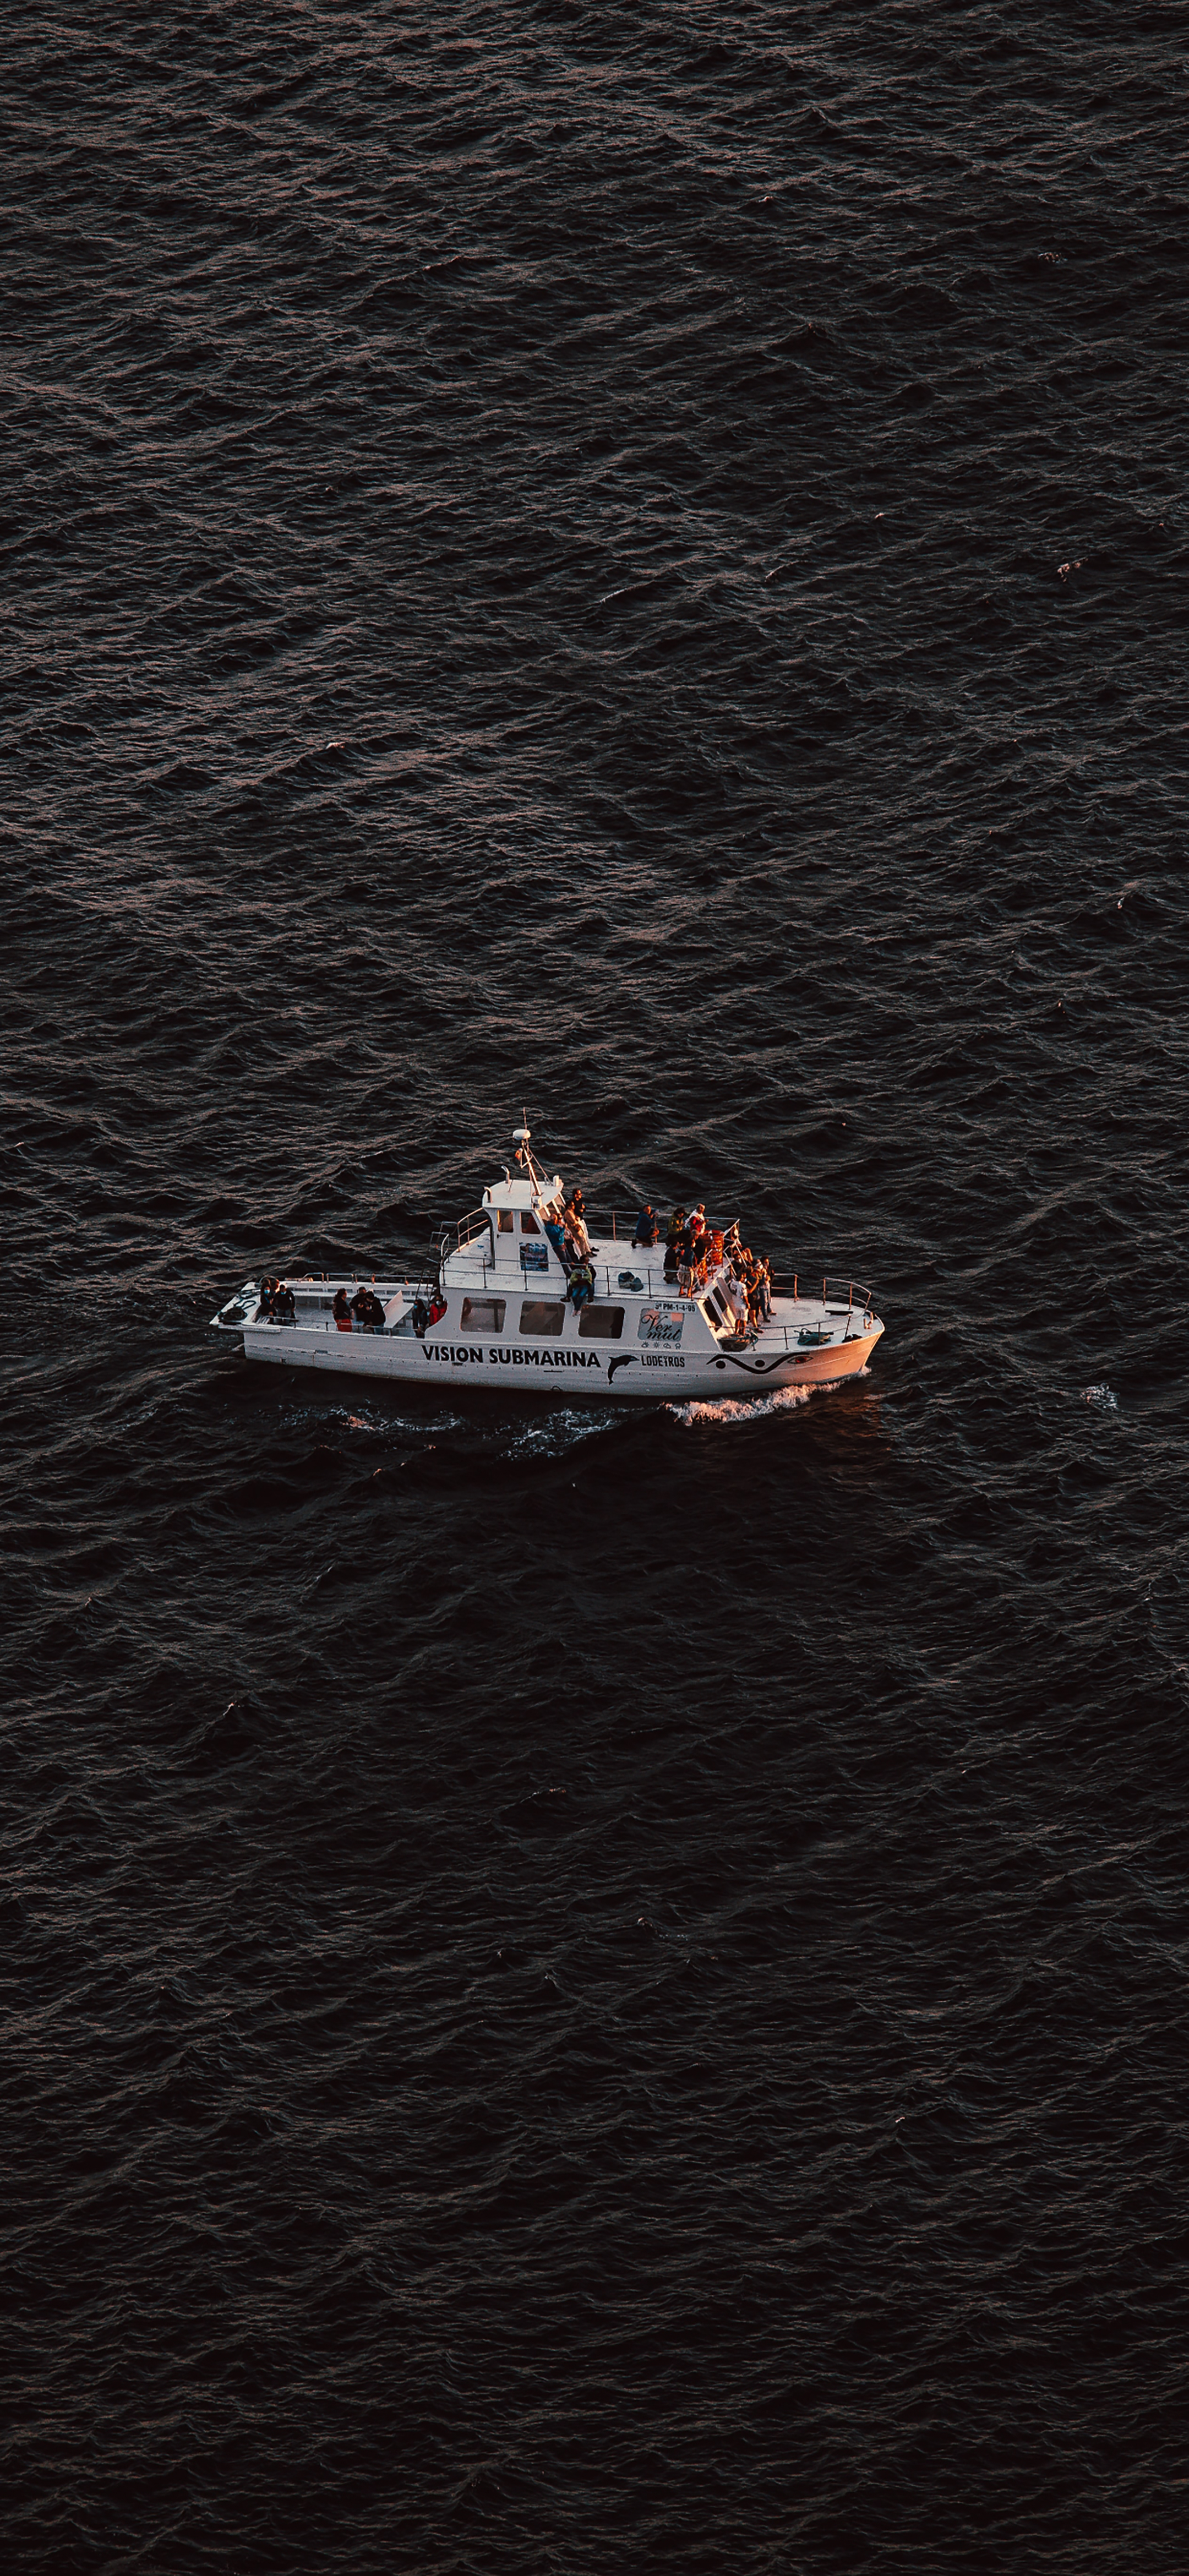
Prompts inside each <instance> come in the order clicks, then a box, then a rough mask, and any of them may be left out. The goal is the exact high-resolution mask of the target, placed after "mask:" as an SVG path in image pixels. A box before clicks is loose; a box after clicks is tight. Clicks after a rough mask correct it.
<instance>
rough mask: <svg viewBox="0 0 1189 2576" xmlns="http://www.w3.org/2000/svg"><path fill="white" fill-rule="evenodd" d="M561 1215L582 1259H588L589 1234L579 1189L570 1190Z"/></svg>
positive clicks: (584, 1204)
mask: <svg viewBox="0 0 1189 2576" xmlns="http://www.w3.org/2000/svg"><path fill="white" fill-rule="evenodd" d="M562 1215H563V1217H564V1219H565V1223H566V1226H567V1229H568V1231H569V1234H570V1236H571V1239H572V1240H573V1242H574V1243H576V1244H577V1246H578V1250H579V1252H580V1253H581V1255H582V1258H583V1260H584V1261H589V1259H590V1236H589V1235H588V1233H587V1231H586V1201H585V1199H584V1198H583V1195H582V1192H581V1190H571V1192H570V1195H569V1198H568V1199H567V1201H566V1204H565V1207H564V1208H563V1210H562Z"/></svg>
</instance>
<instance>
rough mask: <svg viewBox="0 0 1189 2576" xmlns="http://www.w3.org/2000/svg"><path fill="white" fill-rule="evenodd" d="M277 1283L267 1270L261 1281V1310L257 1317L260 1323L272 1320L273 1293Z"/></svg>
mask: <svg viewBox="0 0 1189 2576" xmlns="http://www.w3.org/2000/svg"><path fill="white" fill-rule="evenodd" d="M275 1284H276V1283H275V1281H273V1280H272V1279H270V1278H269V1275H268V1272H267V1270H266V1271H265V1274H264V1277H263V1279H262V1280H261V1282H260V1312H259V1314H258V1316H257V1318H256V1321H257V1323H258V1324H267V1323H268V1322H269V1321H270V1320H271V1317H272V1294H273V1288H274V1286H275Z"/></svg>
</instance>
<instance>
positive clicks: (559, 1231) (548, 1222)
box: [542, 1216, 566, 1270]
mask: <svg viewBox="0 0 1189 2576" xmlns="http://www.w3.org/2000/svg"><path fill="white" fill-rule="evenodd" d="M542 1221H543V1224H544V1227H545V1232H546V1234H547V1236H548V1238H549V1241H550V1243H551V1244H552V1245H553V1249H554V1251H555V1252H556V1254H557V1257H558V1260H559V1261H560V1263H561V1265H562V1268H563V1270H564V1269H565V1267H566V1229H565V1227H564V1225H563V1224H562V1221H561V1218H560V1217H558V1216H547V1217H545V1218H544V1219H543V1220H542Z"/></svg>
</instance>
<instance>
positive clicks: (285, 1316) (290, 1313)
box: [272, 1286, 297, 1324]
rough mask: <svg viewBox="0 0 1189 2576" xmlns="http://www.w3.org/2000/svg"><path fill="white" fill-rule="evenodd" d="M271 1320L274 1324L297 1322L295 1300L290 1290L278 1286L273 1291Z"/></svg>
mask: <svg viewBox="0 0 1189 2576" xmlns="http://www.w3.org/2000/svg"><path fill="white" fill-rule="evenodd" d="M272 1320H273V1322H274V1324H295V1323H296V1322H297V1300H296V1298H295V1297H294V1294H293V1290H292V1289H291V1288H288V1287H283V1286H278V1287H275V1288H274V1289H273V1292H272Z"/></svg>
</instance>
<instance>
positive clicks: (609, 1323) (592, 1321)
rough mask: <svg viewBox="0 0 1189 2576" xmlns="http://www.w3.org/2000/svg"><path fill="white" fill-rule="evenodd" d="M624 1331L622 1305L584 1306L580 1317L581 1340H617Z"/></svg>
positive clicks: (579, 1333)
mask: <svg viewBox="0 0 1189 2576" xmlns="http://www.w3.org/2000/svg"><path fill="white" fill-rule="evenodd" d="M622 1331H623V1308H622V1306H584V1307H583V1308H582V1311H581V1313H580V1315H579V1317H578V1339H579V1341H580V1342H617V1341H618V1340H619V1337H620V1334H621V1333H622Z"/></svg>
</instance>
